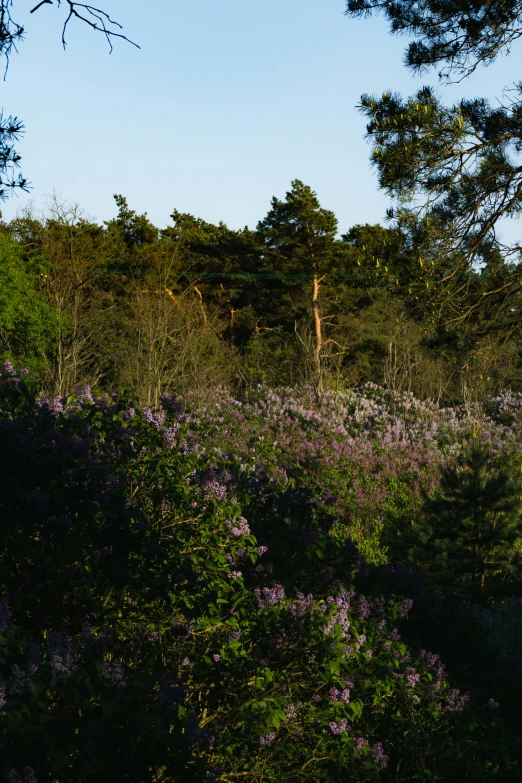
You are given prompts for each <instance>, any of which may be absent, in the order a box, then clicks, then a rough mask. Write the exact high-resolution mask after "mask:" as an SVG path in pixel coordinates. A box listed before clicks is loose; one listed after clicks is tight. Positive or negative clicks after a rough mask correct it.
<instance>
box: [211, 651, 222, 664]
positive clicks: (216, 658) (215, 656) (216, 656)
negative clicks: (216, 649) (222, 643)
mask: <svg viewBox="0 0 522 783" xmlns="http://www.w3.org/2000/svg"><path fill="white" fill-rule="evenodd" d="M212 658H213V659H214V663H219V662H220V660H221V655H219V653H214V655H213V656H212Z"/></svg>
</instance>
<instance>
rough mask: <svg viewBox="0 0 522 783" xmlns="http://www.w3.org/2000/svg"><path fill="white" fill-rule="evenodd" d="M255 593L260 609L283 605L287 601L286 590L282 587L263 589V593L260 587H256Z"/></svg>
mask: <svg viewBox="0 0 522 783" xmlns="http://www.w3.org/2000/svg"><path fill="white" fill-rule="evenodd" d="M254 593H255V595H256V598H257V602H258V605H259V608H260V609H264V608H265V607H267V606H276V605H281V604H282V603H283V601H284V600H285V589H284V587H283V586H282V585H274V587H263V590H262V591H261V590H260V589H259V587H256V589H255V590H254Z"/></svg>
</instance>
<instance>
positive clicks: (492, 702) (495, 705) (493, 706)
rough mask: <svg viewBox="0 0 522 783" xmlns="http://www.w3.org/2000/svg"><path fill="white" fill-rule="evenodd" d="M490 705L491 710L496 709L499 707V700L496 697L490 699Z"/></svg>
mask: <svg viewBox="0 0 522 783" xmlns="http://www.w3.org/2000/svg"><path fill="white" fill-rule="evenodd" d="M488 707H489V709H490V710H496V709H497V708H498V701H495V699H489V700H488Z"/></svg>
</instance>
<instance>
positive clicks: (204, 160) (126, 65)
mask: <svg viewBox="0 0 522 783" xmlns="http://www.w3.org/2000/svg"><path fill="white" fill-rule="evenodd" d="M35 3H36V0H29V1H27V0H26V2H24V3H22V0H15V2H14V16H15V18H16V19H17V20H20V21H21V22H23V23H24V25H25V26H26V31H27V33H26V40H25V41H24V42H23V43H22V44H21V46H20V54H19V55H18V56H16V55H15V56H14V57H13V58H12V60H11V64H10V68H9V72H8V75H7V79H6V81H5V82H4V83H3V84H2V90H3V95H2V101H1V106H3V109H4V113H5V114H9V113H13V114H16V115H18V116H19V117H20V118H21V119H23V121H24V123H25V125H26V129H27V130H26V135H25V138H24V139H23V141H21V142H20V143H19V145H18V147H19V150H20V152H21V153H22V155H23V172H24V174H25V175H26V176H27V177H28V178H29V179H30V180H31V182H32V184H33V191H32V193H31V196H30V198H31V199H32V200H33V202H34V205H35V207H36V208H37V209H39V208H41V207H43V206H44V203H45V198H46V195H48V194H49V193H50V192H51V191H53V189H54V190H56V191H57V192H58V193H59V194H60V195H61V196H62V197H63V198H65V199H69V200H72V201H75V202H78V203H79V204H80V205H81V206H82V207H83V208H84V210H85V212H86V214H87V215H89V216H92V217H94V218H96V219H97V220H99V221H102V220H106V219H109V218H110V217H112V216H113V215H114V214H115V211H116V210H115V205H114V201H113V198H112V196H113V194H114V193H122V194H123V195H125V196H126V197H127V199H128V201H129V204H130V206H131V207H132V208H133V209H136V210H137V211H138V212H145V211H146V212H147V213H148V214H149V217H150V218H151V219H152V220H153V221H154V222H155V223H156V224H157V225H159V226H165V225H167V224H168V222H169V215H170V213H171V212H172V210H173V208H176V209H179V210H180V211H183V212H191V213H193V214H195V215H197V216H199V217H202V218H204V219H205V220H208V221H211V222H218V221H219V220H223V221H224V222H225V223H227V224H228V225H229V226H230V227H231V228H241V227H243V226H245V225H249V226H251V227H253V226H255V224H256V223H257V221H258V220H259V219H262V218H263V217H264V215H265V214H266V212H267V211H268V209H269V207H270V199H271V197H272V196H273V195H277V196H278V197H283V196H284V194H285V192H286V191H287V190H288V188H289V185H290V182H291V180H292V179H295V178H298V179H301V180H303V181H304V182H305V183H306V184H308V185H311V186H312V188H313V189H314V190H316V191H317V193H318V196H319V199H320V201H321V204H322V205H323V206H324V207H326V208H329V209H333V210H334V211H335V213H336V215H337V217H338V219H339V229H340V231H341V232H342V231H345V230H346V229H348V228H349V227H350V226H352V225H354V224H355V223H365V222H370V223H372V222H379V221H382V220H383V218H384V213H385V210H386V208H387V206H388V205H389V201H388V199H387V198H386V197H385V196H384V195H383V194H382V193H380V192H379V190H378V188H377V181H376V176H375V173H374V172H373V171H372V169H371V168H370V166H369V163H368V155H369V147H368V145H367V144H366V142H365V141H364V131H365V127H364V119H363V117H362V116H361V115H359V114H358V112H357V110H356V108H355V107H356V104H357V102H358V100H359V98H360V95H361V93H363V92H369V93H379V94H380V93H381V92H382V91H383V90H398V91H400V92H402V93H403V94H409V93H411V92H413V91H414V90H415V89H417V88H418V87H420V86H421V85H422V84H430V83H431V84H434V83H436V79H435V77H434V76H432V77H428V78H427V77H423V78H413V77H412V76H411V75H410V74H409V73H408V72H407V71H406V69H405V68H404V66H403V62H402V61H403V50H404V46H405V44H406V40H405V39H400V38H392V37H391V36H389V35H388V32H387V26H386V23H385V21H384V20H383V19H372V20H352V19H348V18H347V17H345V16H344V14H343V12H344V8H345V2H344V0H262V1H258V2H254V0H220V2H219V3H218V2H216V1H215V0H157V1H156V2H151V3H141V2H138V0H134V2H125V0H99V4H100V5H101V7H102V8H104V9H105V10H107V11H108V12H110V13H111V15H112V16H113V18H115V19H117V20H118V21H119V22H121V23H122V24H123V25H124V32H125V33H126V34H127V35H128V36H129V37H130V38H132V39H133V40H135V41H137V42H138V43H139V44H140V46H141V47H142V48H141V50H138V49H135V48H134V47H132V46H130V45H129V44H126V43H125V42H124V41H115V45H114V51H113V53H112V54H111V55H109V54H108V47H107V44H106V42H105V40H104V39H103V38H102V36H101V35H98V34H96V33H94V32H93V31H91V30H88V29H87V28H85V26H81V25H80V24H79V23H71V26H70V28H69V31H68V34H67V39H68V47H67V51H65V52H64V51H63V49H62V46H61V41H60V37H61V25H62V23H63V18H64V12H65V8H64V6H62V8H61V9H59V8H58V7H57V5H56V1H55V3H54V5H52V6H51V5H45V6H43V7H42V8H41V9H40V10H39V11H38V12H37V13H35V14H33V15H31V16H30V15H29V14H28V10H29V9H30V8H31V7H32V6H33V4H35ZM24 8H25V11H24ZM149 8H150V9H151V10H150V12H149V11H148V10H145V11H144V9H149ZM520 51H521V50H516V51H515V52H514V53H513V55H512V56H511V57H510V58H504V59H502V60H501V61H499V62H498V63H497V64H495V65H494V66H492V67H491V68H489V69H482V70H480V71H479V72H478V73H477V74H476V76H474V77H473V78H472V79H471V80H468V81H467V82H466V83H465V84H461V85H457V86H453V87H451V88H449V89H448V88H443V91H444V94H445V96H446V100H447V101H448V102H449V101H450V100H452V99H453V100H456V99H457V98H458V97H459V96H461V95H463V94H465V95H487V96H489V97H491V98H492V99H494V97H495V96H496V95H499V94H500V92H501V90H502V87H503V86H505V85H506V84H512V83H513V81H516V80H518V79H519V78H520V77H521V76H522V74H521V69H520ZM27 201H28V199H27V197H25V196H21V197H19V198H15V199H11V200H10V201H9V202H7V203H6V204H4V205H2V207H1V208H2V212H3V215H4V218H5V219H9V218H10V217H13V216H14V215H15V213H16V211H17V210H19V209H20V208H22V207H23V206H24V205H25V204H26V203H27Z"/></svg>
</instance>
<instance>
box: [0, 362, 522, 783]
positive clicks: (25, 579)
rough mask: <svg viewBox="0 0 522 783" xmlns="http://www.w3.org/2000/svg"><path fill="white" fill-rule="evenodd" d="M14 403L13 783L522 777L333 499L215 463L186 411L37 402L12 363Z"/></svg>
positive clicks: (4, 618)
mask: <svg viewBox="0 0 522 783" xmlns="http://www.w3.org/2000/svg"><path fill="white" fill-rule="evenodd" d="M0 400H1V403H0V404H1V407H2V414H1V418H0V482H1V483H0V515H1V517H0V521H1V531H2V538H1V546H0V565H1V569H0V595H1V596H3V597H2V598H1V600H0V732H1V733H0V757H1V759H2V763H3V765H4V770H3V771H4V777H5V779H6V781H11V783H34V781H38V783H69V782H70V783H72V782H73V781H74V783H83V782H84V781H85V782H87V781H97V783H105V782H107V783H109V781H111V783H112V781H114V780H118V781H129V782H132V783H146V781H157V782H159V781H165V783H167V782H169V783H170V782H174V781H186V780H193V781H212V780H213V781H232V780H246V781H248V780H251V781H258V780H267V781H268V780H274V781H276V780H277V781H296V780H303V781H325V782H326V781H328V783H334V782H335V781H339V782H341V781H343V782H344V781H347V780H349V781H358V780H361V781H362V780H364V781H371V780H377V779H379V780H390V781H391V780H398V779H400V780H404V781H408V780H412V781H413V780H433V779H439V780H456V781H457V780H458V781H461V780H473V781H481V780H483V781H490V780H492V779H494V778H496V777H498V779H502V780H507V779H513V780H516V779H519V777H520V767H519V759H518V754H517V750H516V748H515V746H514V745H513V743H512V742H511V739H510V734H509V731H507V730H506V727H505V726H504V725H503V723H502V720H501V719H500V717H499V715H498V710H497V708H496V703H495V701H494V700H492V699H490V700H489V702H488V701H487V700H486V699H480V698H477V697H474V695H473V693H467V694H466V693H461V692H460V691H459V690H458V689H456V688H455V687H453V683H451V682H450V681H449V679H448V676H447V675H446V673H445V668H444V665H443V664H442V663H441V661H440V659H439V657H438V655H436V654H432V653H430V652H426V651H424V650H418V649H417V650H415V649H410V648H409V647H408V645H407V644H406V643H405V642H404V641H403V639H402V638H401V633H400V630H401V624H402V625H403V624H404V623H405V622H406V617H407V615H408V613H409V612H411V610H412V606H413V602H412V601H411V600H410V599H409V598H407V597H405V596H404V594H402V592H401V591H400V590H395V591H393V590H392V589H390V586H389V585H390V582H389V580H388V581H386V573H387V571H386V569H384V570H383V569H374V568H370V567H369V566H368V565H367V563H366V562H365V559H364V558H363V557H362V556H361V553H360V552H359V551H358V549H357V547H356V546H355V545H354V544H353V542H352V541H351V540H350V538H349V537H346V538H345V539H344V540H340V537H339V536H337V537H334V536H332V535H331V534H330V533H331V531H332V530H333V529H334V527H335V521H336V518H335V509H336V503H337V501H336V499H335V497H332V495H331V493H329V492H324V491H323V492H322V493H321V494H320V495H318V494H316V493H314V492H313V491H312V490H311V489H310V488H309V487H307V486H306V485H305V486H303V485H300V484H299V482H298V481H297V480H293V481H287V482H286V483H285V482H284V481H283V480H282V479H281V476H279V478H277V476H276V477H272V476H271V475H270V472H266V471H264V470H263V469H261V467H260V466H259V465H258V466H256V465H255V464H254V465H252V464H250V465H248V464H246V463H245V462H244V461H243V458H242V456H241V455H238V456H234V455H225V454H223V453H221V454H220V453H216V452H215V451H212V449H209V448H208V443H207V442H206V440H205V438H206V436H207V435H208V436H210V435H211V434H212V433H211V430H210V429H209V430H207V432H205V430H204V427H203V425H202V421H203V419H202V418H200V417H199V416H198V415H194V417H193V419H191V417H190V415H189V413H187V412H186V411H185V409H184V408H183V406H182V405H181V403H180V401H179V400H178V399H177V397H176V396H175V395H163V397H162V406H163V407H162V409H161V410H157V411H151V410H150V409H148V408H142V409H141V410H140V409H138V408H137V405H136V402H135V401H134V400H133V399H132V397H131V396H129V395H126V394H121V395H114V396H113V397H111V398H109V397H108V396H107V395H105V396H101V397H97V396H95V395H93V394H92V393H91V390H90V389H89V388H85V389H82V390H78V391H77V393H76V394H75V395H72V396H71V397H69V398H67V399H63V398H57V399H54V400H47V399H45V398H35V397H34V395H33V396H32V395H31V393H30V390H29V389H28V387H27V385H26V384H25V382H24V381H23V379H22V378H21V377H20V376H19V375H18V374H17V373H16V371H15V370H14V369H13V368H12V367H11V366H9V365H6V366H5V367H4V370H3V372H2V375H1V378H0ZM223 418H225V417H223ZM222 424H223V422H221V423H219V422H215V423H214V429H215V431H217V430H218V429H219V426H221V425H222ZM383 585H385V586H384V588H383ZM394 592H395V593H396V594H395V595H394ZM510 776H511V777H510Z"/></svg>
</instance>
